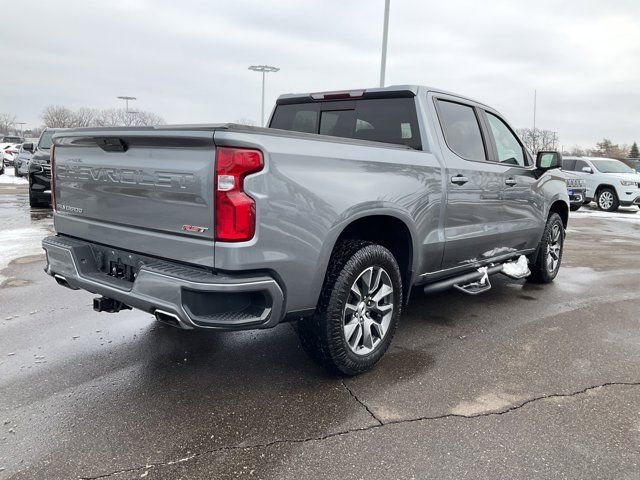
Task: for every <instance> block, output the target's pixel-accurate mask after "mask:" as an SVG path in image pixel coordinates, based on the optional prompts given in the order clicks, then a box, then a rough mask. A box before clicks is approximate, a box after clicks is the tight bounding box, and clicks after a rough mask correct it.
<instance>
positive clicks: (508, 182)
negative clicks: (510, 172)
mask: <svg viewBox="0 0 640 480" xmlns="http://www.w3.org/2000/svg"><path fill="white" fill-rule="evenodd" d="M504 183H505V185H509V186H510V187H513V186H514V185H517V184H518V182H517V181H516V179H515V178H507V179H506V180H505V181H504Z"/></svg>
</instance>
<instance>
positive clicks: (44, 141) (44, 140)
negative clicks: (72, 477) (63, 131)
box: [38, 130, 56, 150]
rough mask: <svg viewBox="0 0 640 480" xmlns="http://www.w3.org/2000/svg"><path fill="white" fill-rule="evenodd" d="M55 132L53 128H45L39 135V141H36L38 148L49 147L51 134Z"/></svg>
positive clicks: (44, 148) (47, 148)
mask: <svg viewBox="0 0 640 480" xmlns="http://www.w3.org/2000/svg"><path fill="white" fill-rule="evenodd" d="M54 133H56V132H54V131H53V130H47V131H46V132H44V133H43V134H42V136H41V137H40V142H39V143H38V148H42V149H43V150H49V149H50V148H51V144H52V143H53V140H52V137H53V134H54Z"/></svg>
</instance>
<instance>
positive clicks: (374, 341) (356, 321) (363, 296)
mask: <svg viewBox="0 0 640 480" xmlns="http://www.w3.org/2000/svg"><path fill="white" fill-rule="evenodd" d="M393 300H394V292H393V284H392V283H391V278H390V277H389V274H388V273H387V272H386V270H385V269H384V268H382V267H378V266H374V267H369V268H367V269H365V270H364V271H363V272H362V273H361V274H360V275H358V277H357V278H356V280H355V282H353V285H352V286H351V291H350V292H349V298H348V299H347V303H346V305H345V307H344V310H343V313H342V322H343V331H344V338H345V340H346V342H347V345H348V346H349V349H350V350H351V351H352V352H353V353H355V354H356V355H367V354H369V353H371V352H372V351H374V350H375V349H376V348H377V347H378V345H379V344H380V342H382V340H383V339H384V337H385V335H386V333H387V331H388V329H389V325H390V323H391V319H392V317H393Z"/></svg>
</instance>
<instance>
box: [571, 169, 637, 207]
mask: <svg viewBox="0 0 640 480" xmlns="http://www.w3.org/2000/svg"><path fill="white" fill-rule="evenodd" d="M562 168H563V170H565V171H570V172H572V173H575V174H576V175H578V176H579V177H581V178H583V179H584V180H585V181H586V184H587V197H590V198H594V200H595V202H596V205H597V206H598V208H599V209H600V210H604V211H606V212H613V211H615V210H617V209H618V208H619V207H620V206H621V205H622V206H623V207H630V206H632V205H640V174H638V173H636V172H635V171H634V170H633V169H632V168H631V167H628V166H627V165H625V164H624V163H622V162H621V161H619V160H614V159H611V158H594V157H565V158H564V159H563V161H562Z"/></svg>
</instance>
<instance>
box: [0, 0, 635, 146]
mask: <svg viewBox="0 0 640 480" xmlns="http://www.w3.org/2000/svg"><path fill="white" fill-rule="evenodd" d="M383 9H384V0H288V1H285V0H269V1H264V0H263V1H258V0H253V1H241V0H233V1H212V0H210V1H204V0H202V1H200V0H182V1H180V2H177V1H174V0H172V1H164V0H153V1H152V0H130V1H125V0H120V1H113V0H110V1H104V0H101V1H87V0H55V1H37V2H27V5H25V4H24V2H20V1H11V2H9V1H7V0H4V1H2V11H3V16H2V17H3V19H4V20H3V22H2V27H1V28H0V45H1V48H0V58H1V61H2V63H1V66H0V72H1V80H0V85H1V86H2V87H1V89H0V112H6V113H12V114H15V115H16V116H18V117H19V118H18V119H19V120H20V121H24V122H27V123H28V125H27V126H33V125H37V124H39V123H40V118H39V115H40V113H41V111H42V109H43V108H44V107H45V106H46V105H49V104H60V105H66V106H68V107H71V108H78V107H82V106H87V107H95V108H112V107H117V106H121V103H119V102H121V101H119V100H117V99H116V97H117V96H118V95H133V96H136V97H138V99H139V100H138V101H137V102H135V104H134V108H139V109H144V110H151V111H153V112H155V113H158V114H159V115H161V116H162V117H164V118H165V119H166V120H167V121H168V122H170V123H197V122H223V121H234V120H238V119H242V118H247V119H252V120H253V121H255V122H256V123H258V122H259V117H260V75H259V74H258V73H255V72H251V71H249V70H248V69H247V67H248V66H249V65H251V64H257V63H258V64H259V63H267V64H271V65H275V66H278V67H280V68H281V71H280V72H278V73H275V74H270V75H269V76H268V78H267V98H266V103H267V110H268V111H269V110H270V108H271V105H272V104H273V102H274V100H275V98H276V97H277V95H278V94H280V93H287V92H308V91H322V90H336V89H344V88H362V87H375V86H377V84H378V76H379V68H380V67H379V65H380V45H381V37H382V18H383ZM407 83H411V84H413V83H415V84H423V85H430V86H434V87H439V88H443V89H447V90H451V91H454V92H457V93H461V94H464V95H467V96H471V97H473V98H476V99H478V100H480V101H483V102H485V103H487V104H489V105H491V106H493V107H494V108H496V109H498V110H499V111H501V112H502V113H503V114H504V115H506V116H507V119H508V120H509V121H510V122H511V123H512V124H513V125H514V126H516V127H522V126H531V124H532V117H533V114H532V113H533V91H534V89H537V91H538V121H537V125H538V126H539V127H542V128H547V129H551V130H556V131H557V132H558V133H559V135H560V140H561V143H562V144H563V145H564V147H565V148H569V147H571V146H573V145H576V144H579V145H582V146H590V145H593V144H594V143H595V142H596V141H598V140H600V139H602V138H603V137H608V138H611V139H612V140H614V141H615V142H618V143H631V142H633V141H634V140H637V141H640V0H626V1H625V0H607V1H604V0H580V1H578V0H575V1H559V0H548V1H547V0H536V1H525V0H521V1H517V0H509V1H500V0H484V1H482V2H480V1H459V0H446V1H442V0H437V1H436V0H415V1H414V0H391V15H390V25H389V51H388V62H387V85H393V84H407Z"/></svg>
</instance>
